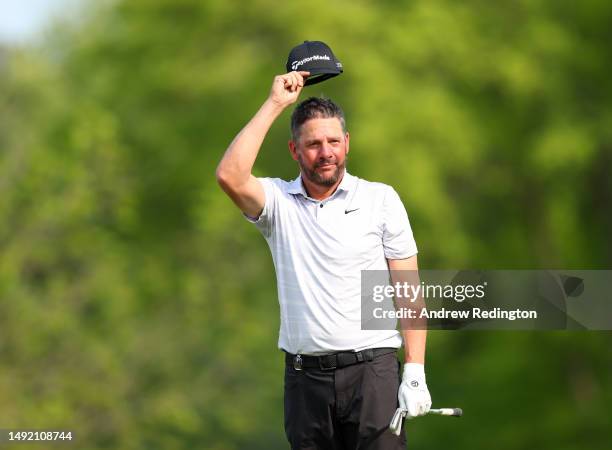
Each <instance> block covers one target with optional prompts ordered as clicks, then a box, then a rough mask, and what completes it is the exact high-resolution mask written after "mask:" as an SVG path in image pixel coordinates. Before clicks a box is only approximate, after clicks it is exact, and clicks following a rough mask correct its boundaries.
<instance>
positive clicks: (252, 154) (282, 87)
mask: <svg viewBox="0 0 612 450" xmlns="http://www.w3.org/2000/svg"><path fill="white" fill-rule="evenodd" d="M308 75H309V72H289V73H286V74H284V75H277V76H276V77H274V82H273V83H272V88H271V89H270V95H269V96H268V98H267V99H266V101H265V102H264V104H263V105H262V106H261V108H259V111H257V113H256V114H255V116H253V118H252V119H251V120H250V121H249V123H247V125H246V126H245V127H244V128H243V129H242V131H240V133H238V135H237V136H236V137H235V138H234V140H233V141H232V143H231V144H230V145H229V147H228V148H227V150H226V151H225V154H224V155H223V158H222V159H221V162H220V163H219V166H218V167H217V172H216V175H217V182H218V183H219V185H220V186H221V188H222V189H223V190H224V191H225V193H226V194H227V195H228V196H229V197H230V198H231V199H232V201H233V202H234V203H235V204H236V206H238V208H240V210H241V211H242V212H244V213H245V214H246V215H247V216H250V217H259V215H260V214H261V211H262V210H263V207H264V204H265V194H264V190H263V187H262V185H261V183H260V182H259V180H257V178H255V177H254V176H253V174H252V170H253V165H254V164H255V159H256V158H257V154H258V153H259V149H260V148H261V144H262V143H263V140H264V138H265V137H266V134H268V131H269V130H270V127H271V126H272V124H273V123H274V121H275V120H276V118H277V117H278V116H279V115H280V114H281V113H282V112H283V110H284V109H285V108H286V107H287V106H289V105H291V104H292V103H295V101H296V100H297V98H298V96H299V95H300V92H301V91H302V88H303V87H304V77H307V76H308Z"/></svg>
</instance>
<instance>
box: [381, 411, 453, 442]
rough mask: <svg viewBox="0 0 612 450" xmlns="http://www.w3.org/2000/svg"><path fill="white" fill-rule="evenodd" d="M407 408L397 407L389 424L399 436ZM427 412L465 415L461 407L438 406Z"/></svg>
mask: <svg viewBox="0 0 612 450" xmlns="http://www.w3.org/2000/svg"><path fill="white" fill-rule="evenodd" d="M406 412H407V411H406V410H405V409H402V408H397V409H396V410H395V414H393V418H392V419H391V423H390V424H389V429H390V430H391V432H392V433H393V434H395V435H396V436H399V434H400V431H401V429H402V420H403V419H404V417H406ZM427 414H437V415H440V416H451V417H461V416H462V415H463V410H462V409H461V408H438V409H430V410H429V411H428V412H427Z"/></svg>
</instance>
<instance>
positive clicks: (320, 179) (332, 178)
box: [298, 156, 346, 187]
mask: <svg viewBox="0 0 612 450" xmlns="http://www.w3.org/2000/svg"><path fill="white" fill-rule="evenodd" d="M298 163H299V165H300V168H301V169H302V173H303V174H304V175H305V176H306V178H308V180H309V181H311V182H312V183H314V184H318V185H319V186H325V187H329V186H333V185H334V184H335V183H336V182H337V181H338V178H340V175H342V173H343V171H344V169H345V167H346V160H344V161H342V163H341V164H338V163H337V162H336V163H334V170H333V172H332V173H330V174H327V175H322V174H320V173H319V172H318V171H317V169H318V168H319V167H321V166H324V165H327V164H329V163H328V162H318V163H315V165H314V166H313V167H312V168H309V167H307V166H306V164H304V161H303V160H302V158H301V156H298Z"/></svg>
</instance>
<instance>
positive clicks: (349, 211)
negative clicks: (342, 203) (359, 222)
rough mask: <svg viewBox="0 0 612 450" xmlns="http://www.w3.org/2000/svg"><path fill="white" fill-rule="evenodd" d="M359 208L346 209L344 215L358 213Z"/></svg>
mask: <svg viewBox="0 0 612 450" xmlns="http://www.w3.org/2000/svg"><path fill="white" fill-rule="evenodd" d="M358 209H359V208H355V209H346V210H345V211H344V214H348V213H352V212H353V211H357V210H358Z"/></svg>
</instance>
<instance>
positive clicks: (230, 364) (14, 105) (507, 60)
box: [0, 0, 612, 450]
mask: <svg viewBox="0 0 612 450" xmlns="http://www.w3.org/2000/svg"><path fill="white" fill-rule="evenodd" d="M7 3H8V2H7ZM34 3H35V2H34ZM79 3H80V4H79V12H78V14H76V15H75V14H74V11H73V8H74V5H69V4H68V3H64V4H63V5H62V8H60V9H59V10H58V14H57V15H56V20H54V21H53V23H51V24H50V25H48V26H47V28H46V31H45V32H43V33H42V34H39V35H38V37H37V38H36V39H32V40H28V41H23V42H22V41H20V42H17V43H15V42H8V41H7V42H5V43H4V44H2V45H1V46H0V428H10V427H27V428H52V427H60V428H68V429H72V430H74V431H75V435H76V436H77V442H75V443H74V444H73V447H72V448H78V449H126V450H132V449H133V450H137V449H138V450H140V449H147V450H154V449H173V450H181V449H195V448H198V449H216V450H221V449H228V450H230V449H242V448H248V449H273V448H274V449H275V448H287V445H286V441H285V437H284V432H283V418H282V409H283V408H282V395H283V392H282V367H283V362H282V356H281V353H280V352H279V351H278V350H277V349H276V340H277V332H278V327H279V319H278V303H277V298H276V286H275V276H274V269H273V265H272V262H271V258H270V256H269V253H268V248H267V246H266V244H265V241H264V240H263V238H262V237H261V236H260V235H259V234H258V232H257V231H256V229H255V228H254V227H252V226H251V225H250V224H248V223H247V222H246V221H245V220H244V219H243V218H242V217H241V215H240V213H239V212H238V211H237V210H236V209H235V208H234V207H233V206H232V204H231V203H230V201H229V200H228V199H227V198H226V197H225V196H224V195H223V194H222V192H221V191H220V189H219V188H218V187H217V185H216V181H215V177H214V171H215V167H216V164H217V163H218V161H219V159H220V158H221V155H222V154H223V151H224V150H225V148H226V147H227V145H228V144H229V142H230V141H231V140H232V138H233V137H234V135H235V134H236V133H237V132H238V131H239V130H240V129H241V127H242V126H243V125H244V124H245V123H246V121H248V119H249V118H250V117H251V116H252V115H253V113H254V112H255V111H256V110H257V108H258V107H259V105H260V104H261V103H262V102H263V100H264V99H265V98H266V96H267V94H268V91H269V87H270V85H271V81H272V78H273V76H274V75H275V74H277V73H282V72H283V71H284V64H285V61H286V57H287V54H288V52H289V50H290V49H291V47H293V46H294V45H296V44H298V43H300V42H302V41H303V40H305V39H310V40H323V41H325V42H327V43H328V44H329V45H330V46H331V47H332V48H333V50H334V52H335V53H336V55H337V56H338V57H339V59H340V60H341V61H342V63H343V64H344V68H345V73H344V74H343V75H341V76H340V77H337V78H334V79H332V80H330V81H328V82H325V83H323V84H320V85H315V86H312V87H307V88H306V89H305V90H304V93H303V96H304V95H320V94H323V95H326V96H330V97H332V98H333V99H335V100H337V101H338V102H339V103H340V104H341V105H342V106H343V107H344V109H345V112H346V116H347V121H348V127H349V130H350V131H351V133H352V139H351V144H352V145H351V158H350V161H349V169H350V171H351V172H352V173H354V174H355V175H358V176H361V177H363V178H367V179H370V180H375V181H381V182H385V183H388V184H391V185H393V186H394V187H395V188H396V190H397V191H398V192H399V193H400V196H401V197H402V199H403V201H404V203H405V205H406V207H407V210H408V212H409V215H410V218H411V222H412V226H413V230H414V233H415V237H416V239H417V242H418V245H419V249H420V253H419V262H420V266H421V267H422V268H427V269H442V268H454V269H461V268H489V269H493V268H497V269H512V268H534V269H546V268H554V269H563V268H567V269H604V268H610V267H611V266H612V244H611V239H610V234H611V233H610V232H611V230H612V208H611V206H612V177H611V169H612V77H611V74H612V27H610V23H612V3H610V2H608V1H605V0H602V1H597V0H584V1H580V2H578V1H574V2H571V1H558V0H520V1H500V2H489V1H482V0H466V1H462V2H456V1H450V0H449V1H443V0H413V1H378V2H370V1H362V0H358V1H333V2H330V1H321V0H311V1H309V2H288V3H287V2H275V1H269V0H254V1H250V2H241V1H229V0H129V1H128V0H124V1H119V0H117V1H110V2H109V1H104V2H93V1H90V2H88V1H82V2H79ZM32 8H37V6H36V5H33V6H32ZM9 13H10V10H9V9H8V7H6V8H5V2H2V11H0V14H2V15H5V19H6V14H9ZM69 16H70V19H68V17H69ZM75 16H76V17H75ZM289 114H290V111H286V112H285V114H284V115H283V116H281V118H280V119H279V120H278V121H277V123H276V124H275V125H274V126H273V128H272V130H271V131H270V133H269V135H268V138H267V139H266V142H265V143H264V146H263V148H262V151H261V155H260V157H259V159H258V161H257V165H256V173H257V174H258V175H262V176H278V177H282V178H286V179H288V178H293V177H295V176H296V174H297V168H296V165H295V163H294V162H293V161H292V160H291V158H290V157H289V154H288V151H287V147H286V141H287V139H288V137H289V127H288V120H289ZM611 344H612V335H611V334H610V333H608V332H535V331H534V332H475V331H471V332H467V331H464V332H458V331H435V332H431V333H430V339H429V346H428V356H427V367H428V368H427V372H428V384H429V386H430V390H431V392H432V395H433V399H434V404H437V405H438V406H461V407H463V408H464V411H465V416H464V417H463V418H462V419H460V420H455V419H447V418H441V417H425V418H420V419H417V420H414V421H412V422H410V423H409V427H408V433H409V437H408V439H409V444H410V448H414V449H439V448H453V449H485V448H491V447H495V448H497V449H498V450H511V449H512V450H516V449H532V448H541V449H556V450H574V449H576V450H577V449H609V448H611V445H612V444H611V443H612V431H611V425H612V415H611V413H610V404H611V403H612V351H611ZM47 447H48V446H40V448H47ZM31 448H36V446H32V447H31Z"/></svg>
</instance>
